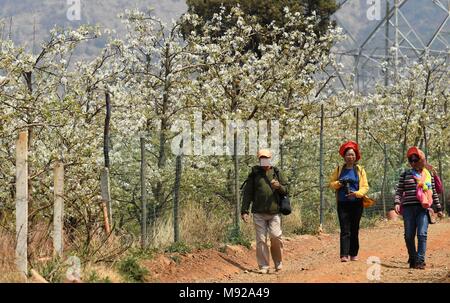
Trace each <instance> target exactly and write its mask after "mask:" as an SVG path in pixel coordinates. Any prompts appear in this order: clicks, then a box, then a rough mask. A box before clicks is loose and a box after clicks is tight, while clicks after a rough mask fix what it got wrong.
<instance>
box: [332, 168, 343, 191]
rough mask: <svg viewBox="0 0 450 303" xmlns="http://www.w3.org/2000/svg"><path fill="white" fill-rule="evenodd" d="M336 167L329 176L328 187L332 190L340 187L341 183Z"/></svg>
mask: <svg viewBox="0 0 450 303" xmlns="http://www.w3.org/2000/svg"><path fill="white" fill-rule="evenodd" d="M338 170H339V169H338V168H336V169H335V170H334V172H333V174H331V177H330V184H329V185H330V187H331V188H332V189H334V190H338V189H339V188H341V183H339V176H338V173H339V172H338Z"/></svg>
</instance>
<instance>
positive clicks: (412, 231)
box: [403, 205, 428, 263]
mask: <svg viewBox="0 0 450 303" xmlns="http://www.w3.org/2000/svg"><path fill="white" fill-rule="evenodd" d="M403 224H404V227H405V242H406V248H407V249H408V255H409V260H410V261H414V262H418V263H423V262H425V252H426V250H427V232H428V217H427V210H426V209H425V208H423V207H422V206H421V205H411V206H406V207H404V208H403ZM416 233H417V240H418V243H417V249H416V243H415V242H416V241H415V238H416Z"/></svg>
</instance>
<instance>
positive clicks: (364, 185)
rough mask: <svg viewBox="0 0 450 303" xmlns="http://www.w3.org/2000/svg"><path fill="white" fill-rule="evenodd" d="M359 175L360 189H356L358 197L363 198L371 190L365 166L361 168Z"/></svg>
mask: <svg viewBox="0 0 450 303" xmlns="http://www.w3.org/2000/svg"><path fill="white" fill-rule="evenodd" d="M360 172H361V173H360V175H359V190H358V191H355V196H356V198H362V197H363V196H364V195H366V194H367V192H368V191H369V183H368V182H367V175H366V171H365V170H364V168H361V170H360Z"/></svg>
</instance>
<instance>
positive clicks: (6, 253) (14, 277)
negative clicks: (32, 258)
mask: <svg viewBox="0 0 450 303" xmlns="http://www.w3.org/2000/svg"><path fill="white" fill-rule="evenodd" d="M14 247H15V241H14V237H13V235H12V234H11V233H8V232H7V231H6V230H4V229H0V283H7V282H11V283H15V282H24V279H23V276H22V275H20V274H19V273H18V272H17V269H16V265H15V252H14Z"/></svg>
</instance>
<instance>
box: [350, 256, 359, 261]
mask: <svg viewBox="0 0 450 303" xmlns="http://www.w3.org/2000/svg"><path fill="white" fill-rule="evenodd" d="M350 260H351V261H358V260H359V259H358V256H351V257H350Z"/></svg>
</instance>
